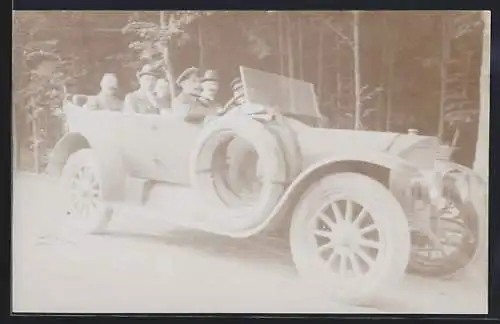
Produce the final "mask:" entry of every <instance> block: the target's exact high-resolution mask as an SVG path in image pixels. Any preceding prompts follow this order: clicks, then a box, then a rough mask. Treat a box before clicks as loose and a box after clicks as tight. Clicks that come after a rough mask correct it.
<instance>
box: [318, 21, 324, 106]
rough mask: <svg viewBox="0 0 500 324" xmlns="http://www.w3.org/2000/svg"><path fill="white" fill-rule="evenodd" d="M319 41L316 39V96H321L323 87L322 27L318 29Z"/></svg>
mask: <svg viewBox="0 0 500 324" xmlns="http://www.w3.org/2000/svg"><path fill="white" fill-rule="evenodd" d="M318 37H319V41H318V81H317V85H318V87H317V89H318V97H319V98H322V92H323V91H322V88H323V38H324V31H323V28H320V30H319V36H318Z"/></svg>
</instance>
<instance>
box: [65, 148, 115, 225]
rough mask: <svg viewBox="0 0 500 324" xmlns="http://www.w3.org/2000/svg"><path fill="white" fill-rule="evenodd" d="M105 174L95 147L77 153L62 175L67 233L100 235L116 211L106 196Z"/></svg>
mask: <svg viewBox="0 0 500 324" xmlns="http://www.w3.org/2000/svg"><path fill="white" fill-rule="evenodd" d="M101 181H102V177H101V175H100V172H99V168H98V165H97V162H96V159H95V157H94V154H93V152H92V150H90V149H83V150H80V151H77V152H75V153H73V154H72V155H71V156H70V157H69V159H68V161H67V162H66V165H65V166H64V169H63V172H62V177H61V190H62V195H63V200H62V202H63V206H64V212H65V214H66V215H65V216H64V221H63V228H64V231H65V232H70V233H72V234H96V233H100V232H103V231H104V230H105V229H106V227H107V225H108V223H109V222H110V220H111V216H112V213H113V210H112V209H111V207H110V206H108V205H107V204H106V203H105V202H104V201H103V199H102V182H101Z"/></svg>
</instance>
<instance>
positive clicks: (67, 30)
mask: <svg viewBox="0 0 500 324" xmlns="http://www.w3.org/2000/svg"><path fill="white" fill-rule="evenodd" d="M12 17H13V18H12V26H13V28H12V57H13V60H12V167H13V170H12V174H13V180H12V206H13V207H12V236H11V242H12V244H11V247H12V279H11V280H12V292H11V294H12V296H11V300H12V308H11V312H12V313H14V314H21V313H22V314H28V313H47V314H49V313H60V314H61V313H62V314H75V313H78V314H117V313H120V314H137V313H158V314H172V313H185V314H194V313H196V314H200V313H247V314H248V313H253V314H259V313H260V314H272V313H274V314H287V313H290V314H292V313H293V314H299V313H300V314H307V313H311V314H314V313H319V314H487V313H488V218H489V214H488V197H489V196H488V192H489V188H488V176H489V175H488V172H489V114H490V34H491V32H490V29H491V28H490V25H491V17H490V12H489V11H306V10H304V11H222V10H221V11H189V10H182V11H180V10H179V11H64V10H63V11H13V15H12Z"/></svg>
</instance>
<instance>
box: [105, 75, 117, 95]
mask: <svg viewBox="0 0 500 324" xmlns="http://www.w3.org/2000/svg"><path fill="white" fill-rule="evenodd" d="M117 89H118V80H116V79H110V80H108V81H107V83H106V84H104V85H103V86H102V88H101V90H102V92H104V93H105V94H107V95H114V94H116V92H117Z"/></svg>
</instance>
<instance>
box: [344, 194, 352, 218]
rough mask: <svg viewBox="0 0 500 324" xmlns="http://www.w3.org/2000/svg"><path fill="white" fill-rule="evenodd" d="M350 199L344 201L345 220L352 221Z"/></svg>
mask: <svg viewBox="0 0 500 324" xmlns="http://www.w3.org/2000/svg"><path fill="white" fill-rule="evenodd" d="M352 204H353V203H352V200H350V199H347V200H346V201H345V221H346V222H349V223H352V217H353V215H352Z"/></svg>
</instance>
